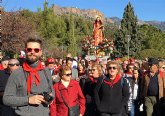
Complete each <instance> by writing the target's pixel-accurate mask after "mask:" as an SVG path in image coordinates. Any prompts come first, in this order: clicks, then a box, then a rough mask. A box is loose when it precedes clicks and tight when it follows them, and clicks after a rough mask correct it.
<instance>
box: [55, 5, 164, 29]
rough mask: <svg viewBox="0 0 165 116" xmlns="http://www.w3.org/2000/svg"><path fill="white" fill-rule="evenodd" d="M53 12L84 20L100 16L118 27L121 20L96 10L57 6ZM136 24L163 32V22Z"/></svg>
mask: <svg viewBox="0 0 165 116" xmlns="http://www.w3.org/2000/svg"><path fill="white" fill-rule="evenodd" d="M52 7H53V11H54V13H56V14H57V15H61V14H69V13H71V14H76V15H79V16H82V17H85V18H88V19H89V18H90V19H93V20H94V19H95V18H96V16H97V15H100V16H101V17H102V19H103V21H105V23H113V24H117V25H120V22H121V19H120V18H118V17H105V16H104V14H103V13H102V12H100V11H99V10H96V9H79V8H76V7H59V6H57V5H53V6H52ZM138 24H139V25H143V24H150V25H153V26H155V27H157V28H158V29H161V30H163V31H165V21H164V22H163V21H142V20H138Z"/></svg>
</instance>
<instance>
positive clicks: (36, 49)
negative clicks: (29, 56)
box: [26, 48, 41, 53]
mask: <svg viewBox="0 0 165 116" xmlns="http://www.w3.org/2000/svg"><path fill="white" fill-rule="evenodd" d="M33 50H34V52H35V53H38V52H39V51H40V50H41V49H40V48H26V52H32V51H33Z"/></svg>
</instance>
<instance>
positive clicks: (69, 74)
mask: <svg viewBox="0 0 165 116" xmlns="http://www.w3.org/2000/svg"><path fill="white" fill-rule="evenodd" d="M64 75H66V76H68V77H69V76H71V75H72V73H68V74H64Z"/></svg>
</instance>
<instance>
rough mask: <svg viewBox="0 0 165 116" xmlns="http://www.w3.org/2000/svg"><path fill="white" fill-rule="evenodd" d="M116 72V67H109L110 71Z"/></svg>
mask: <svg viewBox="0 0 165 116" xmlns="http://www.w3.org/2000/svg"><path fill="white" fill-rule="evenodd" d="M112 69H113V70H116V69H117V68H116V67H108V70H112Z"/></svg>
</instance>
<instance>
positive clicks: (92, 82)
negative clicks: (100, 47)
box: [80, 64, 103, 116]
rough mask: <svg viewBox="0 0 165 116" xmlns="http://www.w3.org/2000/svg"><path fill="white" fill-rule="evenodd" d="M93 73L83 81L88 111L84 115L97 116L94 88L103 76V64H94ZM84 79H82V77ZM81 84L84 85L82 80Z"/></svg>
mask: <svg viewBox="0 0 165 116" xmlns="http://www.w3.org/2000/svg"><path fill="white" fill-rule="evenodd" d="M91 71H92V72H91V75H89V76H88V78H87V79H85V83H83V88H82V90H83V93H84V96H85V98H86V111H85V114H84V116H96V105H95V101H94V88H95V86H96V83H97V80H98V79H99V78H101V77H102V76H103V70H102V66H101V65H99V64H93V65H92V67H91ZM81 80H82V79H81ZM81 80H80V84H81V85H82V83H81V82H82V81H81Z"/></svg>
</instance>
